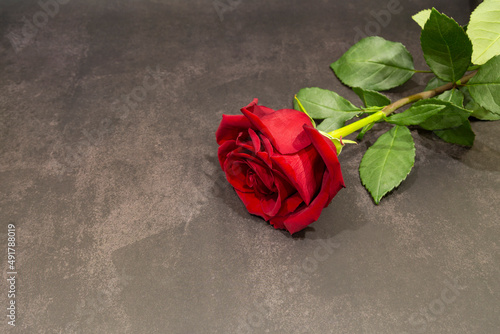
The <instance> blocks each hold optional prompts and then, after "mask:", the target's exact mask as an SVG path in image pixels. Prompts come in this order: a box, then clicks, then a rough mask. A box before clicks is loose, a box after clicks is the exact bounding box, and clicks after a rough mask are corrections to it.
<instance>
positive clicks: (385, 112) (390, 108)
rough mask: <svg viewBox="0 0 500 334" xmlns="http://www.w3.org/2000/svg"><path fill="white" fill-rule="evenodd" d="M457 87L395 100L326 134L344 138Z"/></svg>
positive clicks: (453, 86)
mask: <svg viewBox="0 0 500 334" xmlns="http://www.w3.org/2000/svg"><path fill="white" fill-rule="evenodd" d="M476 73H477V71H475V72H472V73H469V74H467V75H464V76H463V77H462V78H461V79H460V80H459V82H460V85H465V84H466V83H467V81H469V80H470V78H472V77H473V76H474V75H475V74H476ZM455 87H457V84H456V83H454V82H450V83H447V84H446V85H443V86H440V87H437V88H434V89H431V90H427V91H425V92H420V93H418V94H413V95H410V96H407V97H405V98H402V99H400V100H397V101H396V102H393V103H391V104H389V105H387V106H385V107H384V108H383V109H382V110H380V111H379V112H376V113H374V114H372V115H370V116H368V117H365V118H362V119H360V120H359V121H356V122H354V123H351V124H349V125H346V126H344V127H342V128H340V129H337V130H334V131H332V132H329V133H328V134H329V135H330V136H332V137H334V138H340V137H345V136H347V135H350V134H351V133H353V132H355V131H357V130H359V129H361V128H363V127H364V126H365V125H368V124H371V123H374V122H378V121H380V120H381V119H383V118H384V117H386V116H389V115H390V114H392V113H393V112H394V111H396V110H397V109H399V108H401V107H402V106H405V105H407V104H410V103H413V102H416V101H419V100H423V99H430V98H431V97H434V96H436V95H439V94H441V93H442V92H445V91H447V90H450V89H453V88H455Z"/></svg>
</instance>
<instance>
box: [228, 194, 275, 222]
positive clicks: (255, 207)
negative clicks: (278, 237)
mask: <svg viewBox="0 0 500 334" xmlns="http://www.w3.org/2000/svg"><path fill="white" fill-rule="evenodd" d="M236 193H237V194H238V196H239V198H240V199H241V201H242V202H243V204H244V205H245V208H246V209H247V211H248V212H250V213H251V214H253V215H257V216H260V217H262V218H264V220H266V221H269V218H270V217H269V216H268V215H266V214H265V213H264V212H263V211H262V206H261V205H260V200H259V199H258V198H257V197H256V196H255V193H245V192H241V191H239V190H237V189H236Z"/></svg>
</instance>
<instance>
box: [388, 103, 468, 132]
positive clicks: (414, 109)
mask: <svg viewBox="0 0 500 334" xmlns="http://www.w3.org/2000/svg"><path fill="white" fill-rule="evenodd" d="M469 116H470V112H469V111H467V110H465V109H463V108H461V107H459V106H456V105H454V104H453V103H451V102H448V101H442V100H439V99H436V98H432V99H425V100H420V101H418V102H415V103H414V104H413V105H412V106H411V107H410V108H409V109H407V110H406V111H404V112H402V113H399V114H395V115H392V116H390V117H388V118H387V122H389V123H393V124H397V125H406V126H408V125H419V126H420V127H422V128H423V129H426V130H442V129H449V128H454V127H457V126H460V125H461V124H462V123H463V122H465V120H466V119H467V118H468V117H469Z"/></svg>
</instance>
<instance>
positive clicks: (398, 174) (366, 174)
mask: <svg viewBox="0 0 500 334" xmlns="http://www.w3.org/2000/svg"><path fill="white" fill-rule="evenodd" d="M414 163H415V144H414V143H413V138H412V136H411V133H410V130H408V128H407V127H405V126H395V127H394V128H392V129H391V130H390V131H388V132H386V133H384V134H383V135H382V136H380V137H379V138H378V139H377V141H376V142H375V143H374V144H373V145H372V146H371V147H370V148H369V149H368V150H367V151H366V153H365V155H364V156H363V158H362V159H361V164H360V165H359V175H360V177H361V182H362V183H363V185H364V186H365V188H366V189H367V190H368V191H369V192H370V194H371V195H372V197H373V200H374V201H375V203H376V204H379V203H380V199H381V198H382V197H383V196H384V195H385V194H387V193H388V192H389V191H391V190H393V189H394V188H395V187H397V186H398V185H399V184H400V183H401V182H402V181H403V180H404V179H406V177H407V175H408V174H409V173H410V171H411V169H412V167H413V164H414Z"/></svg>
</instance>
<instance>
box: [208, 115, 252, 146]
mask: <svg viewBox="0 0 500 334" xmlns="http://www.w3.org/2000/svg"><path fill="white" fill-rule="evenodd" d="M250 126H251V124H250V122H249V121H248V119H247V118H246V117H245V116H242V115H222V121H221V122H220V125H219V128H218V129H217V132H215V138H216V139H217V144H219V145H222V144H223V143H224V142H225V141H226V140H234V139H236V138H237V137H238V134H239V133H240V132H247V130H248V128H250Z"/></svg>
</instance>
